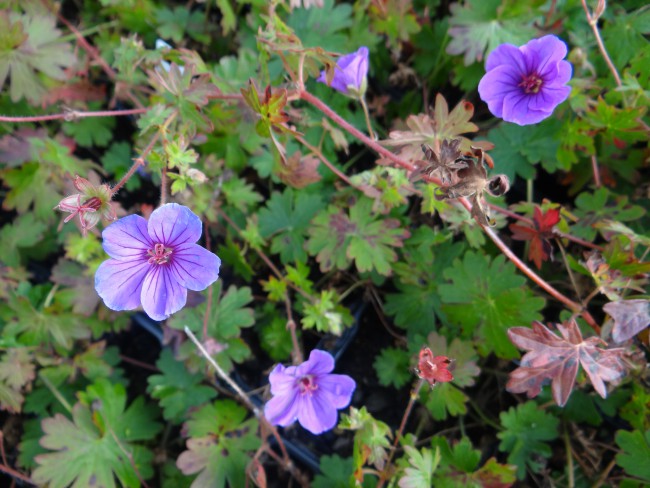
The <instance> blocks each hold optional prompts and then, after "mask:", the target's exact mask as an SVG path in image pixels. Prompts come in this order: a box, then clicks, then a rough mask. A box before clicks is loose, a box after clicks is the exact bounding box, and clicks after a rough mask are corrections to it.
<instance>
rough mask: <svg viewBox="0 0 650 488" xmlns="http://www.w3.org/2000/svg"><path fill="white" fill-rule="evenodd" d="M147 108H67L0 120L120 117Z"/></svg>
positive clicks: (20, 121) (0, 116)
mask: <svg viewBox="0 0 650 488" xmlns="http://www.w3.org/2000/svg"><path fill="white" fill-rule="evenodd" d="M148 110H149V109H148V108H130V109H126V110H100V111H97V112H77V111H76V110H68V111H65V112H63V113H60V114H51V115H28V116H25V117H10V116H7V115H0V122H10V123H23V122H47V121H49V120H68V121H69V120H75V119H83V118H86V117H121V116H124V115H138V114H143V113H145V112H147V111H148Z"/></svg>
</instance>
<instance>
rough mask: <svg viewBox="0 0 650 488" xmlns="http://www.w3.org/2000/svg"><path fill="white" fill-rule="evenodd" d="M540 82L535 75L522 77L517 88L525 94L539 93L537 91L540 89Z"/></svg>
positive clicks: (541, 81)
mask: <svg viewBox="0 0 650 488" xmlns="http://www.w3.org/2000/svg"><path fill="white" fill-rule="evenodd" d="M543 82H544V80H542V79H541V78H540V77H539V75H538V74H537V73H533V74H531V75H528V76H524V78H523V79H522V81H521V83H519V86H521V87H522V88H523V89H524V92H525V93H539V90H540V89H541V88H542V83H543Z"/></svg>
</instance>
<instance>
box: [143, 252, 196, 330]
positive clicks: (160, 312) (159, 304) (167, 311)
mask: <svg viewBox="0 0 650 488" xmlns="http://www.w3.org/2000/svg"><path fill="white" fill-rule="evenodd" d="M140 297H141V300H142V308H144V311H145V312H146V314H147V315H148V316H149V317H151V318H152V319H153V320H165V319H166V318H168V317H169V316H170V315H171V314H173V313H175V312H178V311H179V310H180V309H181V308H183V307H184V306H185V301H186V300H187V289H186V288H184V287H183V286H181V285H180V284H179V283H178V282H177V281H176V278H174V276H173V275H172V273H171V272H170V270H169V268H168V267H167V265H166V264H162V265H153V266H152V269H151V271H150V272H149V273H148V274H147V276H146V277H145V279H144V282H143V283H142V292H141V295H140Z"/></svg>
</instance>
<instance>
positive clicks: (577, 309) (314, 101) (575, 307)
mask: <svg viewBox="0 0 650 488" xmlns="http://www.w3.org/2000/svg"><path fill="white" fill-rule="evenodd" d="M299 95H300V98H301V99H302V100H304V101H306V102H307V103H309V104H311V105H313V106H314V107H316V108H317V109H319V110H320V111H321V112H323V113H324V114H325V115H326V116H327V117H329V118H330V119H332V120H333V121H334V122H336V123H337V124H338V125H339V126H340V127H342V128H343V129H345V130H346V131H347V132H349V133H350V134H351V135H353V136H354V137H356V138H357V139H359V140H360V141H361V142H363V143H364V144H365V145H366V146H368V147H369V148H370V149H372V150H374V151H375V152H376V153H378V154H379V155H380V156H384V157H385V158H387V159H389V160H391V161H392V162H394V163H395V164H397V165H398V166H400V167H402V168H404V169H406V170H408V171H414V170H415V168H414V166H413V165H412V164H411V163H409V162H408V161H405V160H403V159H402V158H400V157H399V156H397V155H396V154H394V153H393V152H391V151H389V150H388V149H386V148H385V147H383V146H382V145H380V144H379V143H378V142H377V141H374V140H372V139H370V138H369V137H368V136H366V135H365V134H364V133H363V132H361V131H360V130H358V129H357V128H356V127H354V126H353V125H351V124H350V123H349V122H347V121H346V120H345V119H343V118H342V117H341V116H340V115H338V114H337V113H336V112H334V111H333V110H332V109H331V108H330V107H329V106H327V105H326V104H325V103H323V102H322V101H321V100H320V99H319V98H317V97H315V96H314V95H312V94H311V93H309V92H306V91H302V92H300V93H299ZM423 179H425V180H426V181H429V182H432V183H435V184H437V185H441V184H442V181H441V180H440V179H438V178H434V177H431V176H427V175H425V178H423ZM459 201H460V202H461V204H462V205H463V206H464V207H465V208H466V209H467V210H468V211H471V209H472V205H471V204H470V203H469V201H467V199H466V198H460V199H459ZM479 225H481V224H479ZM481 227H482V228H483V230H484V232H485V233H486V234H487V235H488V237H489V238H490V239H492V241H493V242H494V244H495V245H496V246H497V247H498V248H499V250H500V251H501V252H502V253H503V254H504V255H505V256H506V257H507V258H508V259H509V260H510V261H512V263H513V264H514V265H515V266H516V267H517V268H519V270H520V271H521V272H522V273H524V274H525V275H526V276H528V278H530V279H531V280H532V281H534V282H535V283H537V285H538V286H539V287H540V288H542V289H543V290H544V291H546V292H547V293H548V294H549V295H551V296H552V297H553V298H555V299H556V300H558V301H559V302H561V303H563V304H564V305H565V306H567V307H568V308H569V309H570V310H571V311H573V312H574V313H580V314H581V315H582V316H583V318H584V319H585V321H586V322H587V323H588V324H589V326H590V327H591V328H593V329H594V331H596V332H597V333H598V332H600V327H599V326H598V324H597V323H596V321H595V320H594V318H593V317H592V316H591V314H590V313H589V312H588V311H587V310H585V309H584V307H583V306H582V305H581V304H579V303H576V302H574V301H573V300H571V299H570V298H568V297H567V296H565V295H564V294H562V293H561V292H559V291H558V290H556V289H555V288H554V287H553V286H551V285H550V284H549V283H548V282H547V281H546V280H544V279H543V278H542V277H541V276H539V275H538V274H537V273H535V272H534V271H533V270H532V269H530V268H529V267H528V266H527V265H526V263H524V262H523V261H522V260H521V259H519V257H517V255H516V254H515V253H514V252H512V250H510V248H509V247H508V246H507V245H506V244H505V243H504V242H503V241H502V240H501V238H500V237H499V236H498V235H497V233H496V232H494V230H493V229H492V228H490V227H487V226H484V225H481Z"/></svg>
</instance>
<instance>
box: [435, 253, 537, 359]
mask: <svg viewBox="0 0 650 488" xmlns="http://www.w3.org/2000/svg"><path fill="white" fill-rule="evenodd" d="M444 276H445V278H447V279H448V280H450V281H451V284H443V285H440V286H439V287H438V291H439V293H440V298H441V299H442V301H443V303H445V304H447V305H446V306H445V307H444V310H445V312H446V313H447V314H448V318H449V320H450V322H451V323H456V324H460V326H461V328H462V330H463V337H475V338H476V339H477V341H478V348H479V350H480V351H481V353H482V354H483V355H486V354H488V353H489V352H491V351H493V352H494V353H495V354H496V355H497V356H499V357H502V358H514V357H517V355H518V353H517V349H516V348H515V347H514V346H513V345H512V344H511V342H510V340H509V339H508V336H507V329H508V328H510V327H515V326H521V325H523V324H526V325H528V324H530V323H531V322H532V321H534V320H541V319H542V317H541V315H540V314H539V312H540V310H542V309H543V308H544V304H545V300H544V299H543V298H540V297H535V296H534V295H533V294H532V292H531V291H530V289H529V288H528V287H527V286H525V283H526V280H525V279H524V278H523V277H521V276H518V275H517V274H515V267H514V265H513V264H512V263H510V262H506V260H505V257H504V256H503V255H500V256H497V257H496V258H495V259H494V260H492V261H491V260H490V258H489V257H488V256H482V255H481V254H478V253H474V252H472V251H470V252H467V253H465V256H464V257H463V260H462V261H461V260H459V259H456V260H455V261H454V264H453V266H452V267H451V268H448V269H447V270H446V271H445V273H444Z"/></svg>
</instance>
